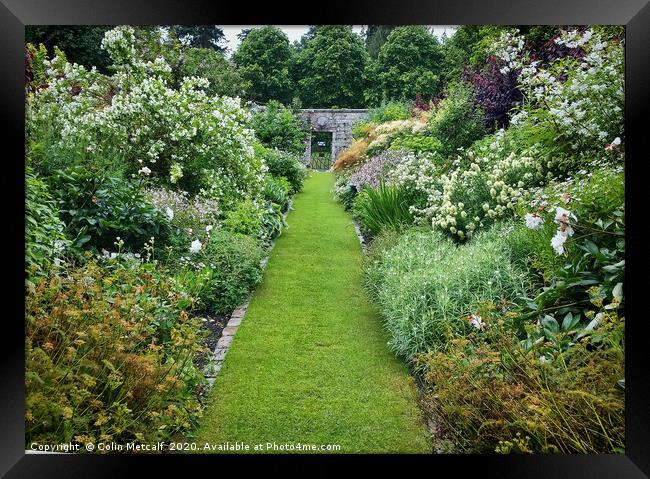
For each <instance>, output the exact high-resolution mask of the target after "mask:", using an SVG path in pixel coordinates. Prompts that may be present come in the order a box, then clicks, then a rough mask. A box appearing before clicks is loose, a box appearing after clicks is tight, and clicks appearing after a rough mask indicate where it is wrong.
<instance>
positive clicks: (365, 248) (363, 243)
mask: <svg viewBox="0 0 650 479" xmlns="http://www.w3.org/2000/svg"><path fill="white" fill-rule="evenodd" d="M352 224H353V225H354V232H355V233H356V234H357V238H359V243H360V244H361V249H362V250H363V252H364V253H367V252H368V245H367V244H366V239H365V238H364V237H363V234H362V233H361V228H359V224H358V223H357V222H356V221H355V220H352Z"/></svg>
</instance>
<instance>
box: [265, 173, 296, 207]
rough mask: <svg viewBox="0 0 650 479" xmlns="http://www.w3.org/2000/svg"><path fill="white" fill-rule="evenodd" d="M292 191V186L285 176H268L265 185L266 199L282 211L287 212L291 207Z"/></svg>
mask: <svg viewBox="0 0 650 479" xmlns="http://www.w3.org/2000/svg"><path fill="white" fill-rule="evenodd" d="M290 190H291V185H290V184H289V181H287V179H286V178H285V177H284V176H280V177H279V178H274V177H272V176H267V177H266V181H265V183H264V193H263V194H264V199H265V200H267V201H270V202H271V203H274V204H276V205H278V206H279V207H280V210H281V211H286V210H287V208H288V207H289V191H290Z"/></svg>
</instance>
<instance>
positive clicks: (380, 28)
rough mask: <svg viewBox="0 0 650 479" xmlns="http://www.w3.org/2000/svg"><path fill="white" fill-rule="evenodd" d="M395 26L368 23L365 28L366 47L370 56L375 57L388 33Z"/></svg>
mask: <svg viewBox="0 0 650 479" xmlns="http://www.w3.org/2000/svg"><path fill="white" fill-rule="evenodd" d="M395 28H396V26H395V25H368V29H367V30H366V49H367V50H368V54H369V55H370V57H371V58H377V56H378V55H379V50H380V49H381V47H382V45H383V44H384V43H386V40H387V39H388V35H389V34H390V32H392V31H393V30H394V29H395Z"/></svg>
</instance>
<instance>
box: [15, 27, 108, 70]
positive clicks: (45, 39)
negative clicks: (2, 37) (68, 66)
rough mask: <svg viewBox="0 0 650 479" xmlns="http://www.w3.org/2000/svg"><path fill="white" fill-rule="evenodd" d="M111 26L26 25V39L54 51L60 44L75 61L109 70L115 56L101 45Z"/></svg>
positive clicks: (60, 47) (67, 55) (86, 65)
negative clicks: (111, 57)
mask: <svg viewBox="0 0 650 479" xmlns="http://www.w3.org/2000/svg"><path fill="white" fill-rule="evenodd" d="M111 28H112V27H111V26H105V25H93V26H90V25H26V26H25V42H26V43H31V44H33V45H35V46H36V45H40V44H43V45H45V48H47V49H48V50H50V51H53V50H54V47H58V48H59V49H60V50H62V51H63V52H65V54H66V57H67V58H68V59H69V60H70V62H71V63H78V64H79V65H84V66H85V67H87V68H91V67H93V66H94V67H97V69H98V70H99V71H101V72H104V73H105V72H107V71H108V67H109V65H110V64H111V59H110V57H109V56H108V55H107V54H106V52H105V51H104V50H102V49H101V48H100V44H101V42H102V39H103V38H104V34H105V33H106V32H107V31H108V30H110V29H111Z"/></svg>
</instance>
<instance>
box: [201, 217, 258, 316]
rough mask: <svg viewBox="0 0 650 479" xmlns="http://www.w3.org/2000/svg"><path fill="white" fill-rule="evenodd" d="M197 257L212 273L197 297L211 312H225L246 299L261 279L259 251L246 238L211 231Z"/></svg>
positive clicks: (254, 241) (256, 246)
mask: <svg viewBox="0 0 650 479" xmlns="http://www.w3.org/2000/svg"><path fill="white" fill-rule="evenodd" d="M199 254H200V255H201V256H200V257H201V260H202V261H203V262H204V263H205V264H206V265H207V266H208V267H209V268H211V269H212V270H214V271H215V273H216V274H215V276H214V277H213V278H211V287H210V289H209V291H207V292H206V293H205V294H203V295H202V298H201V299H202V301H203V303H204V304H205V306H206V307H207V308H208V309H209V310H211V311H215V312H218V313H229V312H230V311H232V310H233V309H234V308H236V307H237V306H239V305H241V304H242V303H243V302H244V301H245V300H246V298H247V297H248V295H249V293H250V292H251V290H252V289H253V287H254V286H255V285H257V284H258V283H259V282H260V281H261V279H262V273H261V268H260V261H261V260H262V256H263V253H262V248H261V247H260V243H259V241H257V240H256V239H255V238H252V237H250V236H245V235H242V234H237V233H233V232H230V231H225V230H223V229H219V230H216V231H213V232H212V233H211V235H210V239H209V241H208V243H207V244H206V245H205V247H204V248H203V250H202V251H201V253H199Z"/></svg>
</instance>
